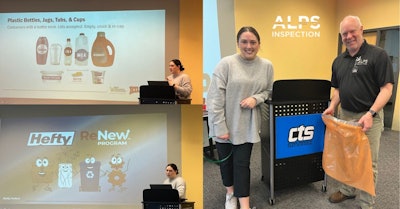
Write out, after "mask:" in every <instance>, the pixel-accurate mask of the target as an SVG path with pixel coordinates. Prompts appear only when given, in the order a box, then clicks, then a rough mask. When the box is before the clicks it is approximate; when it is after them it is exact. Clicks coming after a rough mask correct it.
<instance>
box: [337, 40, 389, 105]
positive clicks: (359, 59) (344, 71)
mask: <svg viewBox="0 0 400 209" xmlns="http://www.w3.org/2000/svg"><path fill="white" fill-rule="evenodd" d="M331 82H332V87H334V88H336V89H339V95H340V102H341V106H342V108H343V109H345V110H348V111H352V112H363V111H368V110H369V108H370V107H371V106H372V104H373V103H374V101H375V99H376V97H377V96H378V94H379V91H380V87H382V86H384V85H385V84H386V83H394V76H393V66H392V63H391V60H390V58H389V56H388V55H387V53H386V52H385V50H383V49H381V48H379V47H376V46H373V45H369V44H368V43H367V42H366V41H365V40H364V43H363V44H362V45H361V48H360V50H359V51H358V53H357V54H356V55H355V56H353V57H352V56H350V54H349V52H348V51H347V50H346V51H345V52H344V53H342V54H340V55H339V56H338V57H336V59H335V60H334V61H333V64H332V79H331Z"/></svg>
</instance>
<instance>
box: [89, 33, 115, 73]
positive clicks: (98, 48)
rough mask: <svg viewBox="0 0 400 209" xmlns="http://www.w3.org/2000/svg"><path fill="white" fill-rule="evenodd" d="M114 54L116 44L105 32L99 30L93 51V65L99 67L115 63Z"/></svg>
mask: <svg viewBox="0 0 400 209" xmlns="http://www.w3.org/2000/svg"><path fill="white" fill-rule="evenodd" d="M114 56H115V49H114V45H113V44H112V43H111V42H110V41H109V40H108V39H106V35H105V32H97V37H96V40H95V41H94V42H93V46H92V52H91V58H92V62H93V65H95V66H98V67H108V66H111V65H112V64H113V63H114Z"/></svg>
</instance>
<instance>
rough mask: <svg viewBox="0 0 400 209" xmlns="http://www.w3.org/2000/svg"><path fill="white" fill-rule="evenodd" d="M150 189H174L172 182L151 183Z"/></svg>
mask: <svg viewBox="0 0 400 209" xmlns="http://www.w3.org/2000/svg"><path fill="white" fill-rule="evenodd" d="M150 189H172V185H171V184H150Z"/></svg>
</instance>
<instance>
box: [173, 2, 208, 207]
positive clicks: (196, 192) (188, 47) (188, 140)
mask: <svg viewBox="0 0 400 209" xmlns="http://www.w3.org/2000/svg"><path fill="white" fill-rule="evenodd" d="M179 11H180V12H179V13H180V15H179V16H180V21H179V22H180V23H179V28H180V30H179V58H180V59H181V61H182V63H183V65H184V66H185V73H187V74H188V75H189V76H190V78H191V80H192V85H193V92H192V95H191V96H192V104H198V105H182V109H181V113H182V114H181V117H182V118H181V137H182V138H181V139H182V145H181V147H182V150H181V152H182V169H181V170H182V176H183V177H184V178H185V180H186V183H187V190H186V193H187V198H188V200H189V201H194V202H195V208H203V166H202V165H203V129H202V127H203V118H202V114H203V112H202V105H201V104H202V103H203V88H202V86H203V84H202V82H203V78H202V77H203V50H202V49H203V42H202V40H203V10H202V0H180V10H179Z"/></svg>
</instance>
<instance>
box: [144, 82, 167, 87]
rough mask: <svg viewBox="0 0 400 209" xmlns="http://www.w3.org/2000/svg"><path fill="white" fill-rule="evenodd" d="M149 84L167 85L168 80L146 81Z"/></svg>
mask: <svg viewBox="0 0 400 209" xmlns="http://www.w3.org/2000/svg"><path fill="white" fill-rule="evenodd" d="M147 83H148V84H149V86H169V83H168V81H147Z"/></svg>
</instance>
